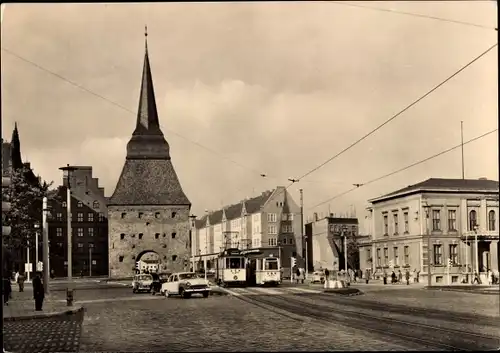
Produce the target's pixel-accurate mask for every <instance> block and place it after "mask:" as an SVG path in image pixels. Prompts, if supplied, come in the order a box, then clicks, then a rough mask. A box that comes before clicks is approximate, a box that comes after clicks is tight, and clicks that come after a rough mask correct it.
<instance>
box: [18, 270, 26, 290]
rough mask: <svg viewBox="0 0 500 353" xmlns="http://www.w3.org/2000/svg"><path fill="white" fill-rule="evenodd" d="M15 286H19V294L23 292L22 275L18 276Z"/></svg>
mask: <svg viewBox="0 0 500 353" xmlns="http://www.w3.org/2000/svg"><path fill="white" fill-rule="evenodd" d="M17 285H18V286H19V292H24V273H19V274H18V276H17Z"/></svg>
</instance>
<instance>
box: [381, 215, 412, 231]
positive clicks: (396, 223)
mask: <svg viewBox="0 0 500 353" xmlns="http://www.w3.org/2000/svg"><path fill="white" fill-rule="evenodd" d="M392 219H393V227H394V235H397V234H399V214H398V213H397V212H394V213H393V214H392ZM403 224H404V228H403V233H404V234H408V233H409V232H410V224H409V221H408V212H403ZM384 235H389V216H388V215H386V214H385V215H384Z"/></svg>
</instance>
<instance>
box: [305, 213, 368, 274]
mask: <svg viewBox="0 0 500 353" xmlns="http://www.w3.org/2000/svg"><path fill="white" fill-rule="evenodd" d="M305 233H306V239H307V242H308V244H307V252H308V254H307V256H308V262H309V264H308V267H309V268H310V269H314V270H318V269H320V268H322V269H329V270H336V271H339V270H343V269H344V267H345V260H344V259H345V257H344V235H345V236H347V237H349V238H351V237H355V238H357V237H358V219H357V218H349V217H345V218H343V217H334V215H333V214H332V213H330V215H329V216H328V217H324V218H318V214H317V213H315V214H314V217H313V219H312V221H311V222H308V223H306V225H305ZM348 260H349V263H348V268H353V269H357V264H356V263H355V261H353V260H354V259H352V258H348Z"/></svg>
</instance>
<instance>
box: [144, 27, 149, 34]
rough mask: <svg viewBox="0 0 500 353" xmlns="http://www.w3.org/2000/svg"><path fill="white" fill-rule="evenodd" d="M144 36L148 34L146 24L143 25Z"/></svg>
mask: <svg viewBox="0 0 500 353" xmlns="http://www.w3.org/2000/svg"><path fill="white" fill-rule="evenodd" d="M144 36H145V37H147V36H148V26H147V25H145V26H144Z"/></svg>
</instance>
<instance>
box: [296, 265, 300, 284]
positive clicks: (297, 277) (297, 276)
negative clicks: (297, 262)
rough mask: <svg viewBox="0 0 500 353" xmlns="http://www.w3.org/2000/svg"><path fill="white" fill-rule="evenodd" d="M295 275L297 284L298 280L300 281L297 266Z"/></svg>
mask: <svg viewBox="0 0 500 353" xmlns="http://www.w3.org/2000/svg"><path fill="white" fill-rule="evenodd" d="M295 276H296V278H295V279H296V281H297V284H299V281H300V270H299V268H297V270H296V271H295Z"/></svg>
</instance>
